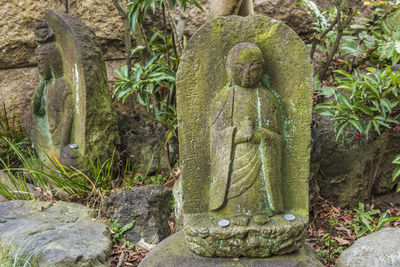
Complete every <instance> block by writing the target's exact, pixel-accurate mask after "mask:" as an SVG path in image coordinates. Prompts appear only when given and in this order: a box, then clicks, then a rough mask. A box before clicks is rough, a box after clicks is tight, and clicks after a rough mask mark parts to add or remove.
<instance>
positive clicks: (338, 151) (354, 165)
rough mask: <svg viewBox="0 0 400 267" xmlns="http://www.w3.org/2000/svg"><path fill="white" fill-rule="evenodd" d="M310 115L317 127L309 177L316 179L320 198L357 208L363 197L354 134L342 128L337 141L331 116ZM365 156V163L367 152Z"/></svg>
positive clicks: (367, 156)
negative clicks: (312, 169) (311, 175)
mask: <svg viewBox="0 0 400 267" xmlns="http://www.w3.org/2000/svg"><path fill="white" fill-rule="evenodd" d="M313 115H314V116H313V120H314V126H315V128H316V129H314V133H315V135H314V137H315V138H314V141H315V142H314V144H313V149H312V152H313V153H312V155H311V159H312V164H311V166H315V170H314V171H313V173H312V174H314V178H312V179H315V180H317V182H318V186H319V188H320V195H321V196H322V197H323V198H326V199H328V200H329V201H331V202H332V203H334V204H335V205H339V206H341V207H343V206H349V207H357V205H358V202H359V201H361V200H362V180H361V175H360V171H359V170H360V168H359V158H358V157H357V155H358V154H359V152H358V148H357V143H356V142H355V139H354V133H351V132H349V131H344V133H343V134H342V136H341V137H340V138H339V139H338V140H337V141H336V140H335V132H334V128H333V124H332V121H331V119H330V118H329V117H324V116H320V115H318V114H317V113H316V112H314V114H313ZM364 157H365V159H364V164H366V162H367V159H368V158H369V155H368V151H366V153H364Z"/></svg>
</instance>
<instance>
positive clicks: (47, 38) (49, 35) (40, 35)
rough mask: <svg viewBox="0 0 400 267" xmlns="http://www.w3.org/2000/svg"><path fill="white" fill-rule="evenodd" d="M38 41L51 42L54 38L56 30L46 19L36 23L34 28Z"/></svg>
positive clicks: (40, 42)
mask: <svg viewBox="0 0 400 267" xmlns="http://www.w3.org/2000/svg"><path fill="white" fill-rule="evenodd" d="M34 33H35V36H36V41H37V42H38V43H39V44H42V43H47V42H51V41H53V40H54V32H53V30H52V29H51V28H50V26H49V24H47V22H46V21H44V22H39V23H37V24H36V25H35V30H34Z"/></svg>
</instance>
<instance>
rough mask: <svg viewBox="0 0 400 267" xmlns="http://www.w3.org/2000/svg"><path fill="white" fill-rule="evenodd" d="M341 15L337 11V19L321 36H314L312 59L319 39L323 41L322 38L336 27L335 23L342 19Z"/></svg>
mask: <svg viewBox="0 0 400 267" xmlns="http://www.w3.org/2000/svg"><path fill="white" fill-rule="evenodd" d="M340 15H341V13H340V11H339V12H337V14H336V17H335V19H334V20H333V21H332V22H331V24H330V25H329V27H328V28H327V29H326V30H325V31H324V32H323V33H322V34H321V36H320V37H319V38H318V39H317V38H314V40H313V42H312V46H311V51H310V58H311V60H314V53H315V50H316V48H317V43H318V41H319V42H322V39H324V37H325V36H326V35H327V34H328V33H329V32H330V31H331V30H332V29H333V27H335V25H336V24H337V23H338V21H339V20H340Z"/></svg>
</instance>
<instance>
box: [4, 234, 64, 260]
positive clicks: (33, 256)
mask: <svg viewBox="0 0 400 267" xmlns="http://www.w3.org/2000/svg"><path fill="white" fill-rule="evenodd" d="M57 236H58V234H56V235H54V236H53V237H51V238H50V239H48V240H46V241H45V242H44V243H43V244H42V245H40V246H38V247H32V242H33V241H34V239H35V238H32V239H31V240H29V241H28V242H27V243H26V244H25V245H24V246H23V247H18V248H16V246H15V245H13V244H12V242H10V244H8V245H5V246H4V245H3V246H1V245H0V267H11V266H12V267H31V266H37V265H38V261H39V258H40V256H41V255H42V253H43V251H44V249H45V248H46V247H47V245H48V244H49V243H50V242H51V241H52V240H54V239H55V238H56V237H57ZM37 238H40V237H37ZM11 255H13V256H11Z"/></svg>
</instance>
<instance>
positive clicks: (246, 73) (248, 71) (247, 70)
mask: <svg viewBox="0 0 400 267" xmlns="http://www.w3.org/2000/svg"><path fill="white" fill-rule="evenodd" d="M244 78H246V79H250V66H246V68H245V69H244Z"/></svg>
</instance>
